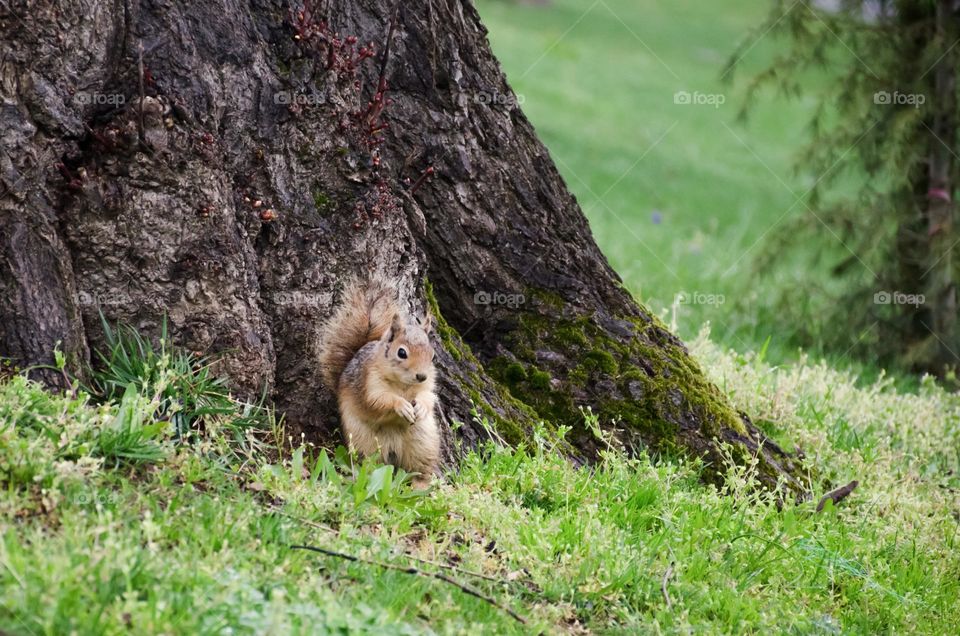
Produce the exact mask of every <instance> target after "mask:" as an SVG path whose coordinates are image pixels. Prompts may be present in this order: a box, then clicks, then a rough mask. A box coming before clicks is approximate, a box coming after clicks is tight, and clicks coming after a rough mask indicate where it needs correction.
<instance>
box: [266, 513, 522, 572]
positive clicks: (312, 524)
mask: <svg viewBox="0 0 960 636" xmlns="http://www.w3.org/2000/svg"><path fill="white" fill-rule="evenodd" d="M270 510H272V511H273V512H275V513H277V514H279V515H283V516H284V517H287V518H289V519H293V520H294V521H299V522H300V523H303V524H306V525H308V526H310V527H312V528H316V529H318V530H323V531H325V532H329V533H331V534H339V533H338V532H337V531H336V530H335V529H333V528H331V527H330V526H325V525H323V524H322V523H317V522H316V521H311V520H310V519H304V518H303V517H298V516H296V515H292V514H290V513H289V512H286V511H284V510H280V509H279V508H277V507H275V506H274V507H271V508H270ZM400 554H401V555H402V556H404V557H406V558H408V559H412V560H413V561H417V562H419V563H424V564H426V565H432V566H434V567H438V568H444V569H446V570H451V571H453V572H459V573H460V574H465V575H467V576H475V577H477V578H478V579H485V580H487V581H492V582H493V583H513V582H514V581H505V580H504V579H501V578H498V577H496V576H493V575H491V574H484V573H483V572H476V571H474V570H467V569H466V568H462V567H460V566H458V565H453V564H452V563H443V562H442V561H431V560H430V559H424V558H423V557H418V556H416V555H413V554H410V553H409V552H401V553H400Z"/></svg>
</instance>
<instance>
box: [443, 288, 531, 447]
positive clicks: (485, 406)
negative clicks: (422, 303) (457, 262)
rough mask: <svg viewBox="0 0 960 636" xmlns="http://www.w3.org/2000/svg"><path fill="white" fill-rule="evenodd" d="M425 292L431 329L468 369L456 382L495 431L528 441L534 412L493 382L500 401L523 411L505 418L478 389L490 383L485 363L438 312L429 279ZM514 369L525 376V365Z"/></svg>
mask: <svg viewBox="0 0 960 636" xmlns="http://www.w3.org/2000/svg"><path fill="white" fill-rule="evenodd" d="M424 295H425V297H426V300H427V305H428V306H429V307H430V312H431V313H432V314H433V319H434V325H435V326H434V329H435V330H436V332H437V335H438V337H439V338H440V342H441V344H442V345H443V348H444V349H445V350H446V351H447V352H449V353H450V355H451V356H452V357H453V359H454V360H456V361H457V362H462V363H463V365H462V366H463V367H464V369H466V370H467V376H466V377H464V378H459V379H458V381H459V382H460V385H461V387H462V388H463V390H464V391H465V392H466V394H467V395H469V396H470V400H471V401H472V402H473V404H474V406H475V407H476V409H477V412H478V413H479V414H480V415H481V416H482V417H485V418H486V419H487V421H488V422H490V424H492V425H493V427H494V428H495V429H496V432H497V434H498V435H500V436H501V437H502V438H503V440H504V441H505V442H507V443H508V444H513V445H518V444H520V443H522V442H524V441H526V440H528V439H529V438H530V430H529V426H530V425H531V424H532V423H533V422H535V421H536V420H537V419H538V415H537V413H536V412H535V411H534V410H533V409H532V408H530V406H528V405H527V404H525V403H524V402H521V401H520V400H518V399H517V398H516V397H515V396H514V395H513V394H512V393H511V392H510V390H509V389H508V387H507V386H505V385H501V384H492V387H493V389H494V390H495V391H496V392H497V398H498V399H499V401H500V403H501V404H503V405H505V406H510V407H512V408H513V410H514V411H515V412H517V413H520V414H522V416H521V417H519V418H517V419H516V420H514V419H507V418H504V417H502V416H501V415H500V414H499V413H498V412H497V411H496V410H495V409H494V408H493V407H492V406H491V405H490V404H489V402H488V401H487V400H486V399H485V398H484V397H483V395H482V394H481V393H480V391H479V387H481V386H484V385H485V384H491V383H489V382H487V381H485V380H484V379H483V377H482V375H483V374H484V373H485V372H486V371H485V369H484V366H483V365H482V364H481V363H480V361H479V360H477V358H476V356H474V355H473V351H471V349H470V346H469V345H468V344H466V343H465V342H464V341H463V339H462V338H461V337H460V334H459V333H457V331H456V330H455V329H454V328H453V327H451V326H450V325H449V324H448V323H447V321H446V320H445V319H444V317H443V314H442V313H440V305H439V304H438V303H437V297H436V294H435V293H434V291H433V284H432V283H431V282H430V281H429V280H424ZM517 368H518V369H519V371H518V370H517ZM517 368H515V369H513V370H512V371H511V373H512V374H513V375H514V376H515V377H518V379H521V380H522V378H520V376H523V377H526V372H525V370H524V367H523V365H522V364H519V363H518V364H517Z"/></svg>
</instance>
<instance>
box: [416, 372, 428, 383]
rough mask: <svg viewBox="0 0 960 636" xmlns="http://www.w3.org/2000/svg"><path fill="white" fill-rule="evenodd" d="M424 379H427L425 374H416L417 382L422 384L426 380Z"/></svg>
mask: <svg viewBox="0 0 960 636" xmlns="http://www.w3.org/2000/svg"><path fill="white" fill-rule="evenodd" d="M426 379H427V374H426V373H418V374H417V382H423V381H424V380H426Z"/></svg>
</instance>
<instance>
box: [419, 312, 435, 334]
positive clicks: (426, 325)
mask: <svg viewBox="0 0 960 636" xmlns="http://www.w3.org/2000/svg"><path fill="white" fill-rule="evenodd" d="M421 324H422V325H423V330H424V331H425V332H427V333H430V332H431V331H433V314H431V313H430V312H427V314H426V315H425V316H424V317H423V322H422V323H421Z"/></svg>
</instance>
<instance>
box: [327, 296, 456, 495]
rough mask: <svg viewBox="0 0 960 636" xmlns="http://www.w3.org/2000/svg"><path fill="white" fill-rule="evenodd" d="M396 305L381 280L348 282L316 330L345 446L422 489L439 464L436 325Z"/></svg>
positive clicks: (427, 316) (430, 319)
mask: <svg viewBox="0 0 960 636" xmlns="http://www.w3.org/2000/svg"><path fill="white" fill-rule="evenodd" d="M396 298H397V291H396V285H395V284H391V283H390V282H387V281H385V280H383V279H380V278H371V279H369V280H366V281H362V280H360V279H353V280H351V281H350V282H348V284H347V285H346V288H345V289H344V292H343V295H342V297H341V300H340V304H339V306H338V307H337V308H336V310H335V311H334V312H333V315H332V316H331V317H330V319H329V320H327V322H326V323H325V324H324V326H323V328H322V330H321V336H320V366H321V370H322V373H323V379H324V382H325V383H326V385H327V386H328V387H330V389H332V390H333V391H334V392H335V393H336V395H337V403H338V405H339V407H340V420H341V425H342V427H343V436H344V438H345V439H346V441H347V445H348V447H349V448H350V449H351V450H355V451H357V452H358V453H359V454H360V455H362V456H365V457H376V456H377V455H379V456H380V458H381V459H382V461H384V462H385V463H389V464H392V465H394V466H397V467H400V468H402V469H404V470H405V471H407V472H410V473H417V474H416V475H415V477H414V480H413V485H414V487H417V488H422V487H426V486H427V485H428V484H429V483H430V480H431V478H432V477H433V476H434V474H436V471H437V466H438V463H439V459H440V433H439V431H438V429H437V422H436V419H435V417H434V408H435V406H436V402H437V396H436V392H435V389H434V384H435V379H436V369H435V368H434V364H433V357H434V350H433V345H431V344H430V333H431V331H432V329H433V320H432V317H431V315H430V314H429V312H428V313H427V314H426V315H425V316H424V318H423V319H422V320H421V319H419V318H416V317H413V316H411V315H409V314H406V313H405V312H402V311H401V310H400V309H399V307H398V306H397V301H396Z"/></svg>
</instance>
